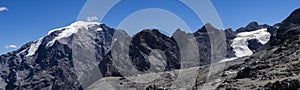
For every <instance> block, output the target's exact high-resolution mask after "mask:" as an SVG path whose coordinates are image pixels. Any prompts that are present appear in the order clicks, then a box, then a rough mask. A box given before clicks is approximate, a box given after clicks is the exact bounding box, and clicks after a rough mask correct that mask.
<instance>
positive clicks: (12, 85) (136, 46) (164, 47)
mask: <svg viewBox="0 0 300 90" xmlns="http://www.w3.org/2000/svg"><path fill="white" fill-rule="evenodd" d="M208 29H209V30H212V31H214V32H223V33H224V34H225V38H226V40H225V42H226V59H228V58H237V59H235V60H233V61H229V62H222V63H231V62H235V61H237V62H241V63H239V64H228V65H229V66H228V67H226V70H227V71H232V72H236V73H234V74H232V75H228V74H224V73H221V76H222V81H221V83H220V84H218V86H216V87H217V89H223V88H225V89H233V88H235V89H239V88H248V89H261V88H264V89H276V88H283V89H291V88H292V89H294V88H300V85H299V78H298V79H297V77H298V76H299V71H300V70H299V69H298V68H297V67H299V65H297V63H299V57H297V56H299V53H298V52H299V45H298V44H299V43H298V41H299V35H300V9H297V10H295V11H294V12H293V13H292V14H291V15H290V16H289V17H288V18H287V19H285V20H284V21H283V22H281V23H278V24H275V25H273V26H269V25H266V24H264V25H259V24H258V23H257V22H251V23H250V24H248V25H247V26H246V27H241V28H239V29H237V30H232V29H226V30H218V29H216V28H214V27H213V26H212V25H210V24H206V25H205V26H203V27H202V28H200V29H199V30H197V31H196V32H194V33H186V32H184V31H181V30H180V29H178V30H177V31H176V32H175V33H174V34H173V35H172V36H170V37H169V36H166V35H164V34H162V33H160V32H159V31H158V30H155V29H154V30H142V31H141V32H139V33H137V34H135V35H134V36H129V35H128V34H127V33H126V31H123V30H115V29H113V28H110V27H109V26H106V25H105V24H102V23H97V22H83V21H77V22H75V23H73V24H71V25H70V26H67V27H63V28H59V29H54V30H51V31H49V33H48V34H47V35H46V36H44V37H42V38H41V39H39V40H37V41H33V42H29V43H27V44H25V45H23V46H22V47H21V48H20V49H18V50H16V51H13V52H9V53H7V54H3V55H1V56H0V67H1V69H0V76H1V78H0V89H7V90H12V89H55V90H56V89H63V90H64V89H72V90H73V89H75V90H76V89H86V88H88V87H89V86H90V85H92V84H93V83H94V82H96V81H97V80H99V79H101V78H104V77H123V74H122V73H120V70H119V69H118V68H117V67H115V66H116V65H115V64H114V63H113V59H115V58H117V59H118V60H123V62H125V63H132V67H134V68H135V69H136V70H138V71H139V72H144V73H143V74H145V73H148V72H147V71H148V70H150V69H152V68H151V66H158V67H160V68H155V69H154V70H158V71H172V70H178V69H183V66H181V63H185V65H186V66H184V68H191V67H195V66H197V67H204V66H207V65H210V64H212V60H211V58H212V55H211V52H212V51H211V50H212V49H211V42H210V38H209V33H208ZM114 36H117V37H114ZM178 37H188V38H190V39H195V42H194V43H195V44H196V47H197V49H198V50H197V51H198V53H192V54H189V55H191V58H189V57H186V56H182V55H183V54H182V53H181V51H183V50H180V47H179V46H180V45H179V44H178ZM128 40H130V41H128ZM179 41H180V40H179ZM182 42H186V43H193V41H182ZM122 45H128V46H129V47H128V55H125V54H123V53H120V54H115V53H114V52H116V51H114V50H115V49H112V47H114V46H117V47H116V48H117V49H119V48H120V50H123V49H122V47H118V46H122ZM114 48H115V47H114ZM117 49H116V50H117ZM124 52H125V51H124ZM153 53H154V54H155V53H160V55H161V56H155V55H154V56H153ZM194 54H197V55H194ZM193 56H199V57H197V58H196V59H198V60H199V63H195V62H193V61H190V62H189V61H187V62H182V61H186V60H182V59H194V58H193ZM224 59H225V58H224ZM218 61H220V62H221V61H222V60H218ZM153 62H154V63H153ZM155 62H156V63H155ZM157 62H158V63H157ZM213 63H218V62H213ZM121 64H122V63H121ZM164 66H165V67H164ZM202 69H203V70H205V69H208V68H202ZM126 70H129V69H126ZM279 70H283V71H282V73H281V71H279ZM271 71H274V72H275V73H274V72H271ZM276 71H278V73H276ZM128 72H131V71H130V70H129V71H128ZM249 72H250V73H249ZM279 72H280V73H279ZM199 73H205V72H201V70H200V71H199ZM283 76H284V77H283ZM287 77H291V78H287ZM249 78H250V79H251V80H249ZM282 79H284V80H283V81H281V80H282ZM197 80H198V81H201V80H205V79H204V77H199V78H198V79H197ZM273 80H274V82H269V81H273ZM247 81H249V82H247ZM250 81H257V82H260V83H256V84H253V83H250ZM275 81H276V82H275ZM208 82H209V81H208ZM241 83H242V84H241ZM278 83H279V84H278ZM284 83H289V84H284ZM297 83H298V84H297ZM202 84H203V83H196V85H195V86H194V87H195V88H197V87H201V86H202ZM239 84H241V85H239ZM291 85H293V86H291ZM247 86H249V87H247ZM163 87H166V86H163Z"/></svg>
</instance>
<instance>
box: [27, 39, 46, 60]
mask: <svg viewBox="0 0 300 90" xmlns="http://www.w3.org/2000/svg"><path fill="white" fill-rule="evenodd" d="M41 43H42V38H40V39H39V40H38V41H35V42H34V43H33V44H31V45H30V47H29V50H28V54H27V55H26V57H28V56H32V55H34V54H35V52H36V50H37V49H38V48H39V46H40V45H41Z"/></svg>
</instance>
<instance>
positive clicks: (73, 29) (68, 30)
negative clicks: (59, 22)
mask: <svg viewBox="0 0 300 90" xmlns="http://www.w3.org/2000/svg"><path fill="white" fill-rule="evenodd" d="M101 24H102V23H99V22H85V21H77V22H74V23H72V24H71V25H70V26H67V27H64V28H59V29H54V30H51V31H49V32H48V35H50V34H51V33H53V32H55V31H61V33H59V34H58V35H57V36H56V37H55V38H54V39H53V40H51V41H50V42H49V43H47V46H52V45H53V44H54V42H55V41H57V40H59V39H62V38H65V37H69V36H71V35H72V34H74V33H77V32H78V30H80V29H85V30H87V29H88V28H89V27H94V26H97V25H101ZM96 30H97V31H101V30H102V29H101V28H97V29H96Z"/></svg>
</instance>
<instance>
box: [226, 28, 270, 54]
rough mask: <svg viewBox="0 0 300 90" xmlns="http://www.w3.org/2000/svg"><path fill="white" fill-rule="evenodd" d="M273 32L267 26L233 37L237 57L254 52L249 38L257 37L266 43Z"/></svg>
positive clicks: (233, 46)
mask: <svg viewBox="0 0 300 90" xmlns="http://www.w3.org/2000/svg"><path fill="white" fill-rule="evenodd" d="M270 37H271V34H270V33H269V32H268V31H267V29H266V28H263V29H259V30H256V31H251V32H241V33H238V34H237V37H236V38H235V39H233V43H232V44H231V46H232V48H233V50H234V51H235V55H236V56H237V57H244V56H250V55H252V54H253V52H252V51H251V50H250V49H249V48H248V40H250V39H257V40H258V41H259V42H260V43H261V44H266V43H267V42H268V41H269V40H270Z"/></svg>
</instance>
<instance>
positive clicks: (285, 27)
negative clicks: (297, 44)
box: [271, 9, 300, 45]
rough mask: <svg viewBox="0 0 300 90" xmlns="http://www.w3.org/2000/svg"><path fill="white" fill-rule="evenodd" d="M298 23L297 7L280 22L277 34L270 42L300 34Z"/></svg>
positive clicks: (299, 23)
mask: <svg viewBox="0 0 300 90" xmlns="http://www.w3.org/2000/svg"><path fill="white" fill-rule="evenodd" d="M299 25H300V9H297V10H295V11H294V12H292V14H291V15H290V16H289V17H287V18H286V19H285V20H284V21H283V22H282V23H281V27H280V28H279V30H278V31H277V36H276V38H275V39H274V40H273V41H272V42H271V43H272V44H274V45H276V44H278V43H282V42H283V41H285V40H286V39H289V38H295V37H298V36H299V34H300V30H299V29H300V26H299Z"/></svg>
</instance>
